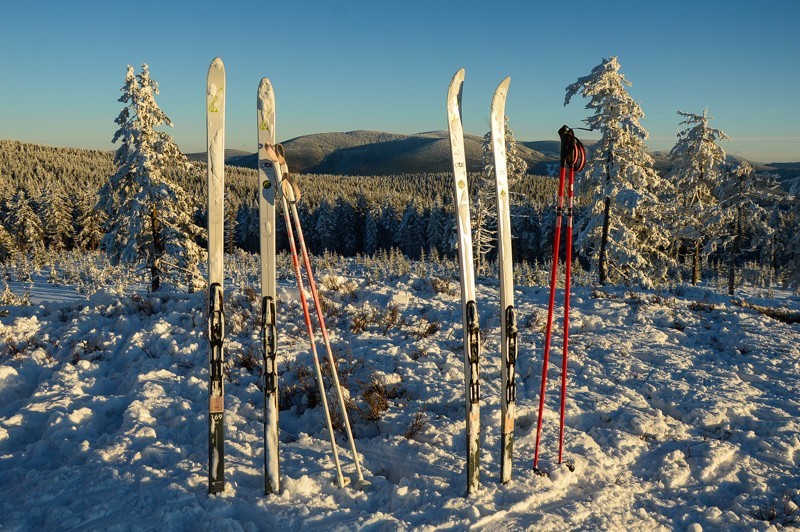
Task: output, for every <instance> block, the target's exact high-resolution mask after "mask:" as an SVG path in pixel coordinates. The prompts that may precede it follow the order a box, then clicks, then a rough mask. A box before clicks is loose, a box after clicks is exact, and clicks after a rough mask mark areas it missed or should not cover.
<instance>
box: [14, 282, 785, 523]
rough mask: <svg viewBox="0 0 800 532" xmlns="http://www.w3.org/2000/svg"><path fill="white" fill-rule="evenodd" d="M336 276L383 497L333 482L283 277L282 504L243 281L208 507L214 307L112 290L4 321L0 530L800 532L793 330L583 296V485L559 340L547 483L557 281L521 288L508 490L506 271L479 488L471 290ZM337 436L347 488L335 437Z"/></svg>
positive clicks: (722, 303)
mask: <svg viewBox="0 0 800 532" xmlns="http://www.w3.org/2000/svg"><path fill="white" fill-rule="evenodd" d="M324 269H325V268H324V266H322V270H323V273H322V274H321V275H319V278H320V281H321V285H322V286H321V287H320V288H321V290H322V291H323V293H324V295H325V297H326V299H327V302H328V305H327V308H328V312H329V320H328V321H329V323H328V325H329V328H330V330H331V333H332V335H333V337H332V339H333V343H334V349H335V350H336V351H337V353H338V356H339V358H340V360H341V363H340V371H341V372H342V378H343V381H345V382H346V383H347V386H348V388H349V390H350V393H351V397H352V399H353V403H354V406H355V409H354V410H353V412H352V413H351V415H352V419H353V421H354V430H355V433H356V438H357V445H358V450H359V452H360V453H361V454H362V455H363V467H364V469H365V475H366V477H367V478H368V479H369V480H370V481H371V482H372V484H373V486H372V489H371V490H369V491H366V492H362V491H357V490H354V489H351V488H345V489H339V488H337V487H336V485H335V475H334V473H333V471H332V458H331V455H330V448H329V446H328V444H327V443H326V435H325V425H324V422H323V418H322V415H321V412H320V410H321V409H320V408H319V407H318V406H316V405H315V400H316V399H318V397H317V398H315V397H314V394H313V388H314V386H312V385H310V384H309V382H311V384H313V381H309V379H310V378H311V377H310V375H309V374H308V372H307V370H308V368H309V367H310V364H311V359H310V355H309V352H308V351H309V350H308V343H307V339H306V338H305V337H304V332H305V329H304V327H303V326H302V321H301V318H300V310H299V302H298V300H297V295H296V294H297V293H296V289H295V286H294V283H293V282H291V281H289V280H283V281H281V283H280V287H279V298H280V302H281V305H280V314H279V333H280V336H279V345H280V355H279V356H280V359H281V363H280V371H281V380H280V384H279V385H280V387H281V394H282V398H281V403H282V408H283V409H284V410H283V411H282V412H281V419H280V430H281V442H282V445H281V459H282V464H281V466H282V474H283V487H284V491H283V492H282V493H281V494H280V495H277V496H270V497H265V496H264V495H263V484H264V483H263V476H262V475H263V470H262V469H263V461H262V460H263V458H262V443H261V442H262V434H261V430H262V429H261V427H262V425H261V410H260V408H261V407H260V405H261V404H262V398H261V392H260V390H259V370H258V368H257V367H254V362H258V361H259V360H260V353H259V351H258V335H257V327H256V319H257V315H258V311H257V305H256V304H255V302H254V299H255V295H254V292H253V291H252V290H249V289H246V288H242V287H241V286H239V287H236V286H235V285H236V284H237V282H236V280H233V282H232V283H231V286H230V289H229V290H228V292H227V297H228V300H227V302H226V303H227V307H226V312H227V318H228V327H229V342H228V344H227V349H226V352H227V356H228V359H229V360H230V361H231V362H230V364H229V369H230V375H229V377H230V381H229V382H228V383H226V393H227V403H226V408H227V412H228V417H227V422H228V423H229V427H230V428H229V430H228V433H227V447H226V452H227V457H226V459H227V480H228V488H227V491H226V492H225V493H224V494H223V496H220V497H209V495H207V493H206V490H207V486H206V479H207V477H206V474H207V473H206V467H207V441H206V423H207V419H206V415H207V413H206V409H207V398H208V395H207V384H206V383H207V369H206V356H207V349H206V341H205V338H204V334H205V332H204V330H205V307H206V303H205V301H204V294H202V293H197V294H188V295H187V294H178V293H160V294H155V295H141V294H134V295H131V296H124V297H119V296H114V295H111V294H109V293H102V292H101V293H96V294H94V295H92V296H90V297H89V298H88V299H86V300H82V301H74V300H70V301H66V300H62V301H58V302H41V303H39V304H38V305H37V306H34V307H13V308H10V309H9V311H10V312H9V315H8V316H4V317H2V318H0V339H1V340H2V347H0V349H1V350H2V351H0V485H2V486H3V487H4V494H3V497H2V499H0V500H2V502H0V528H3V529H5V530H43V529H64V530H77V529H80V530H208V529H213V530H259V529H276V528H278V527H281V528H283V529H286V530H292V529H303V530H307V529H312V530H313V529H353V528H362V527H363V528H372V529H378V530H395V529H408V528H415V529H416V528H423V529H424V528H426V527H432V528H445V529H464V528H467V527H470V526H475V525H476V526H478V527H480V528H485V529H489V530H508V529H512V530H513V529H521V528H526V527H531V526H532V527H535V529H537V530H568V529H576V528H583V529H616V530H659V529H663V530H672V529H681V530H682V529H695V530H697V529H699V528H698V526H699V527H702V528H703V529H751V528H754V529H762V530H765V529H767V528H768V526H769V525H770V521H768V519H769V518H772V521H771V523H772V524H783V523H786V524H788V523H790V522H793V521H795V520H796V518H797V513H794V514H792V511H793V510H794V509H796V508H797V506H796V504H797V503H798V502H800V484H798V478H800V470H799V468H798V465H799V464H800V433H799V429H800V423H798V421H797V420H798V415H800V401H798V397H800V325H798V324H796V323H795V324H790V323H783V322H781V321H777V320H774V319H771V318H768V317H766V316H764V315H762V314H760V313H758V312H756V311H754V310H751V309H745V308H741V307H739V306H735V305H732V304H731V303H730V301H728V300H727V299H726V298H723V297H721V296H718V295H716V294H715V293H713V292H712V291H710V290H707V289H685V290H679V291H677V293H654V292H644V293H642V292H634V291H626V290H623V289H604V290H603V291H599V290H593V289H591V288H589V287H579V288H577V289H576V290H575V293H574V295H573V300H572V305H573V311H572V316H573V322H572V329H571V331H572V334H571V338H570V340H571V347H572V351H571V354H570V356H571V358H570V368H569V394H568V403H567V419H566V421H567V428H566V451H567V452H566V456H567V459H568V460H569V462H570V463H571V464H572V466H573V467H574V471H570V470H569V468H568V467H566V465H562V466H559V465H557V464H556V463H555V462H556V453H557V440H556V438H557V431H558V415H557V410H556V409H557V404H558V401H559V393H558V389H559V388H558V386H559V380H560V379H559V378H558V377H559V371H560V370H559V369H558V368H560V364H561V360H560V357H559V356H558V355H559V353H560V349H558V348H557V347H554V349H553V359H552V368H551V373H550V381H549V382H550V383H551V387H550V388H549V389H548V395H547V409H546V415H545V424H544V434H543V438H542V441H543V448H542V455H541V458H540V466H542V467H543V469H544V470H545V471H546V472H547V473H548V475H547V476H537V475H535V474H534V473H533V472H532V463H533V442H534V439H535V431H536V422H535V415H536V409H537V404H538V397H537V390H538V385H539V379H540V375H541V373H540V371H541V347H542V346H541V343H542V329H543V324H544V315H545V312H546V299H547V289H545V288H540V287H521V288H518V289H517V290H516V293H515V300H516V302H517V305H518V308H519V312H520V314H519V316H520V319H519V323H520V355H519V363H518V376H519V377H518V385H519V389H518V412H519V419H518V423H517V439H516V448H515V461H514V472H513V480H512V481H511V483H509V484H508V485H501V484H499V482H498V478H499V442H500V432H499V425H500V423H499V413H500V407H499V384H500V375H499V373H500V360H499V355H498V351H499V326H500V321H499V311H498V308H499V306H498V302H497V299H498V296H497V285H496V281H493V280H491V279H484V280H483V281H482V282H481V283H480V286H479V293H478V296H479V312H480V315H481V325H482V328H483V330H484V334H485V345H484V348H485V349H484V353H485V355H486V356H485V358H484V360H483V361H482V363H481V370H482V377H483V390H482V399H483V401H484V406H483V408H482V410H481V414H482V420H481V426H482V427H483V428H484V435H483V450H482V454H481V459H482V470H481V480H482V487H481V489H480V491H479V492H478V493H477V494H475V495H474V496H471V497H469V498H465V497H464V494H465V472H464V461H465V460H464V458H465V457H464V445H465V438H464V405H463V387H464V384H463V375H462V371H463V360H462V358H463V357H462V353H461V352H460V349H461V347H460V346H461V341H460V309H459V307H458V305H459V296H458V292H457V284H456V283H455V282H453V281H448V280H443V279H440V278H439V277H437V276H436V275H435V272H432V271H430V270H429V269H425V268H418V271H417V272H416V273H408V274H404V275H396V276H391V275H387V276H386V277H384V278H380V279H379V278H378V277H379V276H378V275H376V272H375V271H374V270H373V271H370V270H368V269H361V268H355V267H353V268H349V269H345V270H330V269H329V271H328V272H327V274H325V273H324ZM255 272H256V270H255V269H253V270H252V274H253V276H254V275H255ZM238 284H240V285H241V284H248V283H242V282H239V283H238ZM560 297H561V296H560V295H559V298H560ZM778 297H779V301H778V303H776V302H775V300H770V301H760V303H761V304H767V303H769V304H771V305H773V306H774V305H776V304H780V305H784V306H787V307H789V308H791V309H793V310H794V311H796V310H797V309H798V308H800V301H798V300H797V298H796V297H791V296H789V295H787V294H778ZM555 340H556V342H558V341H560V338H559V337H558V336H557V337H556V338H555ZM557 345H558V344H556V346H557ZM375 390H377V392H375ZM376 393H377V397H378V398H380V397H383V398H384V399H385V404H382V403H381V401H380V400H377V399H376V395H375V394H376ZM376 418H377V419H376ZM415 422H416V423H415ZM415 431H416V432H415ZM339 444H340V447H341V453H342V456H343V463H344V465H345V467H346V468H349V469H348V470H347V471H348V473H349V474H350V475H352V474H353V470H352V461H351V460H350V459H349V458H348V457H349V454H348V451H347V445H346V440H345V439H344V437H343V436H342V435H340V437H339ZM773 510H774V511H773ZM765 519H766V520H765ZM690 527H693V528H690Z"/></svg>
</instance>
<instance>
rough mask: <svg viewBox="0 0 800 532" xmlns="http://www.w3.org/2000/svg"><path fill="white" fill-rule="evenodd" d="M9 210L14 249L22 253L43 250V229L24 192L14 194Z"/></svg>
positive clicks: (21, 190)
mask: <svg viewBox="0 0 800 532" xmlns="http://www.w3.org/2000/svg"><path fill="white" fill-rule="evenodd" d="M9 208H10V210H11V220H10V221H11V231H12V232H13V236H14V238H15V240H16V247H17V248H19V249H20V250H21V251H24V252H38V251H41V250H42V249H43V248H44V227H43V226H42V220H41V219H40V218H39V216H38V215H37V214H36V212H34V210H33V207H31V204H30V202H29V201H28V195H27V194H26V193H25V190H23V189H20V190H18V191H17V193H16V194H14V197H13V198H12V200H11V204H10V205H9Z"/></svg>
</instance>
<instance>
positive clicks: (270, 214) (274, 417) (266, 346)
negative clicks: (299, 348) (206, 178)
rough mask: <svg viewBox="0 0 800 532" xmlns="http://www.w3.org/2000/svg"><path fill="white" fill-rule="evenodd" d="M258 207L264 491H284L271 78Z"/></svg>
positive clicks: (261, 103) (261, 115) (260, 105)
mask: <svg viewBox="0 0 800 532" xmlns="http://www.w3.org/2000/svg"><path fill="white" fill-rule="evenodd" d="M256 109H257V113H256V114H257V123H258V185H257V186H258V191H259V193H258V198H259V199H258V207H259V229H260V235H261V348H262V356H263V364H264V366H263V367H264V474H265V477H264V493H266V494H270V493H279V492H280V485H281V484H280V465H279V464H280V462H279V459H278V364H277V327H276V310H277V297H276V287H275V191H276V190H277V187H278V171H279V170H278V168H276V165H275V163H274V161H273V160H272V159H271V158H270V157H268V156H267V150H268V149H269V148H270V147H271V146H274V145H275V93H274V92H273V90H272V84H271V83H270V81H269V79H267V78H263V79H262V80H261V83H259V85H258V98H257V108H256Z"/></svg>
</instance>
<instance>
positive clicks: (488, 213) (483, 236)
mask: <svg viewBox="0 0 800 532" xmlns="http://www.w3.org/2000/svg"><path fill="white" fill-rule="evenodd" d="M471 177H472V183H471V185H472V190H471V191H470V192H471V196H472V198H471V200H470V210H471V212H470V215H471V216H470V218H471V220H472V252H473V254H474V255H475V274H476V275H484V274H486V272H487V269H488V259H487V256H488V255H489V253H491V252H492V250H493V249H494V245H495V233H496V232H497V231H496V227H497V206H496V200H495V198H494V194H495V190H494V188H495V187H494V152H493V151H492V132H491V131H489V132H487V133H486V134H485V135H484V136H483V153H482V155H481V171H480V172H478V173H473V174H471Z"/></svg>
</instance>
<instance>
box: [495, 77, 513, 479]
mask: <svg viewBox="0 0 800 532" xmlns="http://www.w3.org/2000/svg"><path fill="white" fill-rule="evenodd" d="M510 82H511V78H505V79H504V80H503V81H501V82H500V85H498V87H497V90H495V92H494V97H493V98H492V107H491V114H490V118H489V122H490V125H491V134H492V153H493V155H494V176H495V184H496V191H497V262H498V264H499V265H500V309H501V312H502V315H501V319H500V338H501V343H500V346H501V347H500V349H501V352H500V355H501V358H500V381H501V388H500V390H501V394H502V396H501V398H500V480H501V482H503V483H506V482H508V481H509V480H511V459H512V455H513V450H514V418H515V415H516V400H517V385H516V382H515V379H514V370H515V366H516V363H517V317H516V311H515V310H514V271H513V264H512V259H511V213H510V208H509V198H508V172H507V169H506V138H505V137H506V135H505V129H506V128H505V107H506V96H507V94H508V85H509V83H510Z"/></svg>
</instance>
